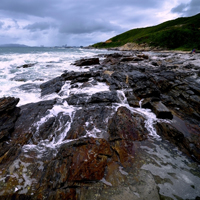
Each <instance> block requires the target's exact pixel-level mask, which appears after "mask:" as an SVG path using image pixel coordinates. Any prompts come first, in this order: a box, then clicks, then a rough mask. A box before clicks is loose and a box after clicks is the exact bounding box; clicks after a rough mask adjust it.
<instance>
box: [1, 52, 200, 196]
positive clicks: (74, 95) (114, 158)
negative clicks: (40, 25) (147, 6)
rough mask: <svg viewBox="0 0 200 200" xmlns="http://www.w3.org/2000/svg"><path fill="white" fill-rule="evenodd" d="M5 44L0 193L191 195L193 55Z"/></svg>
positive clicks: (194, 179)
mask: <svg viewBox="0 0 200 200" xmlns="http://www.w3.org/2000/svg"><path fill="white" fill-rule="evenodd" d="M4 51H5V50H4ZM6 51H7V52H6V53H1V54H0V62H1V64H2V65H1V67H2V68H1V74H2V75H1V76H0V78H1V79H0V80H1V83H2V85H3V87H1V88H0V92H1V95H2V98H1V99H0V116H1V121H0V145H1V146H0V169H1V170H0V198H2V199H13V198H14V199H86V200H90V199H91V200H92V199H97V200H104V199H198V198H199V197H200V169H199V162H200V157H199V152H200V147H199V142H200V138H199V134H200V126H199V117H200V111H199V109H198V106H199V104H200V103H199V102H200V101H199V100H200V97H199V94H200V93H199V91H200V90H199V89H200V87H199V80H200V78H199V70H200V66H199V65H198V57H197V56H196V55H184V54H174V53H163V54H161V53H152V52H148V53H147V52H146V53H145V54H144V53H142V52H126V53H121V52H119V53H113V52H107V51H100V50H89V49H51V48H49V49H47V48H45V49H40V48H39V49H28V50H27V51H25V52H9V51H8V49H7V50H6ZM21 51H22V50H21ZM27 52H28V53H27ZM97 54H98V55H97ZM86 56H87V57H89V58H86ZM83 57H84V58H83ZM78 58H81V59H80V60H78V61H76V62H75V60H77V59H78ZM73 63H74V64H73ZM3 72H4V73H3ZM5 72H6V73H5ZM3 74H4V75H3ZM8 96H12V97H8ZM18 98H20V100H19V99H18ZM188 107H190V109H188Z"/></svg>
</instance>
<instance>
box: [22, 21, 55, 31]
mask: <svg viewBox="0 0 200 200" xmlns="http://www.w3.org/2000/svg"><path fill="white" fill-rule="evenodd" d="M51 27H55V25H53V24H51V23H48V22H36V23H33V24H29V25H27V26H25V27H24V29H27V30H30V31H31V32H35V31H43V30H47V29H50V28H51Z"/></svg>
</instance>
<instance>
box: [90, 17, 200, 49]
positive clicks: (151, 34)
mask: <svg viewBox="0 0 200 200" xmlns="http://www.w3.org/2000/svg"><path fill="white" fill-rule="evenodd" d="M126 43H137V44H143V43H146V44H148V45H149V46H153V47H157V46H159V47H162V48H165V49H181V50H188V49H192V48H196V49H200V13H199V14H197V15H195V16H192V17H181V18H177V19H175V20H171V21H167V22H164V23H162V24H159V25H157V26H152V27H147V28H137V29H132V30H130V31H127V32H125V33H122V34H120V35H117V36H115V37H113V38H110V39H109V40H107V41H106V42H100V43H96V44H94V45H92V46H93V47H96V48H110V47H119V46H122V45H124V44H126Z"/></svg>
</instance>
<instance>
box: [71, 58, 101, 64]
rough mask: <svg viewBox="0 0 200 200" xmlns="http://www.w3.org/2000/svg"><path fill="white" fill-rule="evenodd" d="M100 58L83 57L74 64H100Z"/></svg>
mask: <svg viewBox="0 0 200 200" xmlns="http://www.w3.org/2000/svg"><path fill="white" fill-rule="evenodd" d="M98 64H99V58H88V59H81V60H77V61H76V62H75V63H74V65H76V66H86V65H98Z"/></svg>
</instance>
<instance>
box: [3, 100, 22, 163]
mask: <svg viewBox="0 0 200 200" xmlns="http://www.w3.org/2000/svg"><path fill="white" fill-rule="evenodd" d="M18 102H19V99H18V98H14V97H4V98H0V160H1V156H3V155H4V154H5V153H6V151H8V150H9V148H10V146H9V143H8V141H9V139H10V138H11V134H12V132H13V131H14V127H15V122H16V120H17V118H18V117H19V112H20V108H17V107H16V105H17V104H18ZM0 162H1V161H0Z"/></svg>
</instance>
